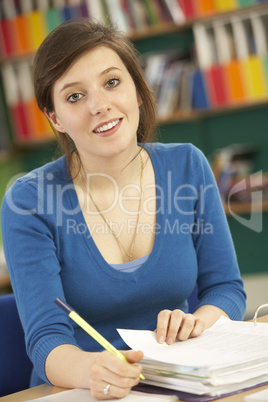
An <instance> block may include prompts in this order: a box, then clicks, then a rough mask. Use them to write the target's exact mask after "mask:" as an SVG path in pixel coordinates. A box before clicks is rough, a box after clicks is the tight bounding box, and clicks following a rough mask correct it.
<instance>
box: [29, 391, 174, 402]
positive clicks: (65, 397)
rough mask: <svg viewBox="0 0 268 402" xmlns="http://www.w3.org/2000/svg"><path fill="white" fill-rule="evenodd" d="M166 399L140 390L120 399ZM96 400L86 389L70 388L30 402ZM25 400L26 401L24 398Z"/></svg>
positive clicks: (151, 401)
mask: <svg viewBox="0 0 268 402" xmlns="http://www.w3.org/2000/svg"><path fill="white" fill-rule="evenodd" d="M166 400H168V399H167V398H165V397H163V395H148V394H144V393H142V392H136V391H131V392H130V393H129V394H128V395H127V396H126V397H125V398H122V399H120V401H124V402H135V401H139V402H154V401H159V402H164V401H166ZM74 401H75V402H96V399H95V398H93V397H92V396H91V393H90V390H88V389H72V390H68V391H63V392H59V393H57V394H53V395H49V396H44V397H41V398H38V399H32V400H31V402H74ZM109 401H118V399H109ZM25 402H27V401H26V400H25Z"/></svg>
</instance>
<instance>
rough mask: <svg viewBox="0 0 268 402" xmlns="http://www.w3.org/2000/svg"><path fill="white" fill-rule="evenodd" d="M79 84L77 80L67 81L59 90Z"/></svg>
mask: <svg viewBox="0 0 268 402" xmlns="http://www.w3.org/2000/svg"><path fill="white" fill-rule="evenodd" d="M79 84H80V82H79V81H77V82H69V83H68V84H65V85H63V87H62V88H61V90H60V92H62V91H64V90H65V89H67V88H70V87H73V86H75V85H79Z"/></svg>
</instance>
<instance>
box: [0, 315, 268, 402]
mask: <svg viewBox="0 0 268 402" xmlns="http://www.w3.org/2000/svg"><path fill="white" fill-rule="evenodd" d="M258 321H260V322H268V315H265V316H263V317H259V318H258ZM265 388H267V389H268V385H265V386H263V387H257V388H253V389H251V390H250V391H246V392H241V393H239V394H236V395H232V396H227V397H225V398H220V399H217V400H216V402H220V401H222V402H244V397H245V396H246V395H250V394H253V393H255V392H258V391H261V390H263V389H265ZM62 391H65V389H64V388H59V387H53V386H51V385H48V384H44V385H39V386H38V387H34V388H30V389H26V390H25V391H21V392H16V393H15V394H12V395H7V396H3V397H2V398H0V399H1V402H21V401H27V400H29V401H30V400H32V399H36V398H41V397H42V396H48V395H52V394H57V393H58V392H62ZM117 401H118V402H119V401H120V399H117ZM180 402H183V401H182V400H180Z"/></svg>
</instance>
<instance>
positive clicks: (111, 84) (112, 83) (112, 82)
mask: <svg viewBox="0 0 268 402" xmlns="http://www.w3.org/2000/svg"><path fill="white" fill-rule="evenodd" d="M119 83H120V80H119V79H118V78H112V79H110V80H109V81H107V84H106V86H107V87H109V88H113V87H117V85H118V84H119Z"/></svg>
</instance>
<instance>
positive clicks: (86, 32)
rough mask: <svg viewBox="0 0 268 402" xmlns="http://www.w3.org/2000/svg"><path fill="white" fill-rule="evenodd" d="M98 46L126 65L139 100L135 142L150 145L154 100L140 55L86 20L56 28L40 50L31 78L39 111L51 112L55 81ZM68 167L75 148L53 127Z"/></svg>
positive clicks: (110, 30)
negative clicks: (105, 47)
mask: <svg viewBox="0 0 268 402" xmlns="http://www.w3.org/2000/svg"><path fill="white" fill-rule="evenodd" d="M97 46H107V47H109V48H110V49H112V50H114V51H115V52H116V53H117V54H118V56H119V57H120V58H121V60H122V62H123V63H124V64H125V66H126V68H127V70H128V72H129V74H130V75H131V77H132V79H133V81H134V84H135V86H136V89H137V92H138V93H139V95H140V97H141V99H142V105H141V106H140V121H139V126H138V130H137V141H138V142H140V143H141V144H142V146H144V145H145V144H146V142H148V141H152V139H153V135H154V130H155V125H156V106H155V100H154V97H153V95H152V93H151V91H150V89H149V87H148V85H147V83H146V80H145V77H144V73H143V69H142V66H141V63H140V59H139V54H138V52H137V50H136V49H135V47H134V45H133V44H132V42H130V40H128V38H127V37H126V36H125V35H124V34H122V33H121V32H119V31H118V30H116V29H115V28H113V27H111V26H106V25H103V24H101V23H99V22H96V21H93V20H89V19H86V18H85V19H81V18H80V19H74V20H71V21H68V22H65V23H63V24H61V25H59V26H58V27H57V28H55V29H54V30H53V31H52V32H51V33H50V34H49V35H48V36H47V37H46V38H45V40H44V41H43V43H42V44H41V46H40V47H39V49H38V51H37V53H36V56H35V59H34V63H33V76H34V88H35V96H36V100H37V104H38V107H39V108H40V110H41V111H44V110H45V109H46V110H47V112H52V111H54V105H53V100H52V88H53V84H54V83H55V81H56V80H57V79H58V78H60V77H61V75H62V74H63V73H65V72H66V71H67V70H68V69H69V68H70V67H71V66H72V65H73V63H74V62H75V61H77V60H78V58H80V57H81V56H82V55H83V54H84V53H86V52H88V51H89V50H92V49H94V48H95V47H97ZM52 129H53V131H54V133H55V134H56V137H57V139H58V142H59V144H60V145H61V147H62V149H63V152H64V153H65V155H66V158H67V163H68V167H70V165H69V163H70V150H71V149H72V148H73V147H74V144H73V142H72V140H71V138H70V137H69V136H68V134H67V133H60V132H57V131H56V130H55V129H54V128H53V127H52Z"/></svg>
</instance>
